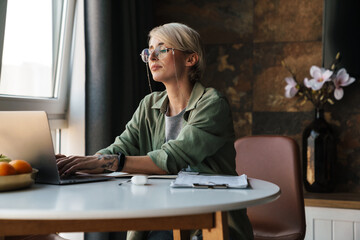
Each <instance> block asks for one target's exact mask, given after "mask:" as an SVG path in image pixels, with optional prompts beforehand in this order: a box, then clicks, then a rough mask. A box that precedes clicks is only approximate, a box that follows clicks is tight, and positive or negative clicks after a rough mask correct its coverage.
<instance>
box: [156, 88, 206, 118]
mask: <svg viewBox="0 0 360 240" xmlns="http://www.w3.org/2000/svg"><path fill="white" fill-rule="evenodd" d="M164 92H165V94H164V96H162V97H161V98H160V99H159V100H157V101H156V102H155V103H154V105H152V107H151V108H153V109H160V112H162V113H164V114H165V112H166V108H167V105H168V103H169V98H168V95H167V93H166V91H164ZM204 92H205V87H204V86H203V85H202V84H201V83H199V82H196V83H195V84H194V87H193V89H192V91H191V95H190V99H189V102H188V104H187V106H186V111H190V110H192V109H194V108H195V107H196V103H197V102H198V101H199V100H200V98H201V96H202V95H203V94H204Z"/></svg>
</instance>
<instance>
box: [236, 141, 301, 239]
mask: <svg viewBox="0 0 360 240" xmlns="http://www.w3.org/2000/svg"><path fill="white" fill-rule="evenodd" d="M234 145H235V149H236V171H237V173H238V174H239V175H240V174H243V173H245V174H246V175H247V176H248V177H249V178H257V179H261V180H266V181H270V182H272V183H275V184H276V185H278V186H279V187H280V189H281V195H280V197H279V199H277V200H276V201H274V202H271V203H268V204H264V205H260V206H255V207H250V208H248V216H249V218H250V221H251V223H252V225H253V229H254V236H255V239H282V240H285V239H304V237H305V228H306V224H305V209H304V198H303V187H302V178H301V169H300V160H299V158H300V155H299V154H300V153H299V147H298V144H297V143H296V142H295V141H294V140H293V139H292V138H289V137H285V136H249V137H244V138H240V139H238V140H236V141H235V144H234Z"/></svg>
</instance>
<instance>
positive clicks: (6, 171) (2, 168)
mask: <svg viewBox="0 0 360 240" xmlns="http://www.w3.org/2000/svg"><path fill="white" fill-rule="evenodd" d="M15 174H16V170H15V168H14V167H13V166H12V165H11V164H10V163H7V162H0V176H7V175H15Z"/></svg>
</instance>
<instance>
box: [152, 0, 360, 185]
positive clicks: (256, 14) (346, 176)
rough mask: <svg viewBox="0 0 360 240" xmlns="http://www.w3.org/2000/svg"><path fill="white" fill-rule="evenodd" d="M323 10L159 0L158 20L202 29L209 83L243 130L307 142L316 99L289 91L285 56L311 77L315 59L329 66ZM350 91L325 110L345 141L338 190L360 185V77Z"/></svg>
mask: <svg viewBox="0 0 360 240" xmlns="http://www.w3.org/2000/svg"><path fill="white" fill-rule="evenodd" d="M322 11H323V0H292V1H288V0H224V1H221V0H218V1H214V0H196V1H192V0H157V1H154V12H155V23H156V25H159V24H163V23H167V22H173V21H176V22H182V23H185V24H188V25H189V26H191V27H193V28H195V29H196V30H198V31H199V33H200V34H201V36H202V39H203V42H204V44H205V50H206V57H207V70H206V74H205V77H204V80H203V83H204V84H205V85H207V86H212V87H215V88H217V89H218V90H220V91H221V92H223V93H224V94H225V95H226V96H227V98H228V99H229V102H230V105H231V107H232V110H233V118H234V125H235V131H236V137H237V138H239V137H242V136H246V135H259V134H279V135H286V136H290V137H292V138H294V139H295V140H296V141H297V142H298V143H299V146H300V147H301V135H302V131H303V129H304V128H305V127H306V126H307V125H308V124H310V122H311V121H312V119H313V117H314V113H313V106H312V104H311V103H306V104H305V105H302V104H301V101H297V100H296V99H287V98H285V97H284V87H285V85H286V84H285V81H284V78H285V77H287V76H289V73H288V72H287V71H286V70H285V69H284V68H283V67H282V65H281V61H283V60H284V61H285V62H286V63H287V64H288V65H290V66H291V67H292V68H293V69H295V70H296V73H297V75H298V77H299V78H300V79H303V78H304V77H310V75H309V69H310V67H311V66H312V65H317V66H321V64H322V21H323V15H322V14H323V12H322ZM334 57H335V56H334ZM326 67H329V66H326ZM344 91H345V95H344V98H343V99H342V100H341V101H339V102H336V103H335V105H334V106H329V107H328V108H326V109H325V110H326V113H325V117H326V119H327V120H328V121H329V122H330V123H331V124H333V127H334V130H335V132H336V133H337V136H338V140H339V143H338V160H337V163H336V179H335V180H336V181H337V182H338V184H337V186H336V191H337V192H360V105H359V104H360V99H359V98H360V94H359V92H360V80H358V81H356V82H355V83H354V84H353V85H351V86H349V87H346V88H345V89H344ZM274 167H276V166H274Z"/></svg>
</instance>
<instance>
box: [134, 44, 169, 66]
mask: <svg viewBox="0 0 360 240" xmlns="http://www.w3.org/2000/svg"><path fill="white" fill-rule="evenodd" d="M170 50H172V51H173V53H174V50H175V48H167V47H165V46H163V45H160V46H157V47H156V48H155V49H154V50H150V49H148V48H145V49H144V50H142V51H141V53H140V56H141V59H142V60H143V62H145V63H147V62H149V58H150V56H151V54H153V53H154V54H155V57H156V58H157V59H162V58H163V57H165V54H166V53H167V52H168V51H170Z"/></svg>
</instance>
